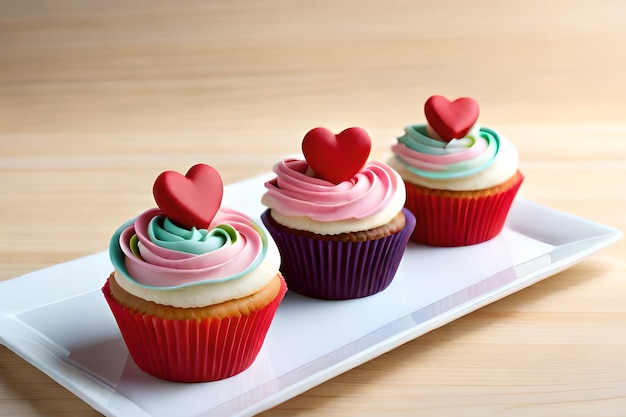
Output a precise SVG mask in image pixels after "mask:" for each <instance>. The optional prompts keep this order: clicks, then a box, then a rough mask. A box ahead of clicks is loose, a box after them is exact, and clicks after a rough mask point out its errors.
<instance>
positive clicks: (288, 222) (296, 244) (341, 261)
mask: <svg viewBox="0 0 626 417" xmlns="http://www.w3.org/2000/svg"><path fill="white" fill-rule="evenodd" d="M370 150H371V139H370V137H369V135H368V134H367V132H366V131H365V130H363V129H361V128H356V127H353V128H349V129H346V130H344V131H343V132H341V133H339V134H338V135H335V134H333V133H332V132H331V131H329V130H327V129H324V128H316V129H313V130H311V131H309V132H308V133H307V134H306V136H305V137H304V139H303V141H302V151H303V154H304V159H298V158H290V159H285V160H282V161H280V162H278V163H277V164H276V165H274V168H273V171H274V173H275V174H276V176H275V177H274V178H273V179H271V180H270V181H268V182H266V183H265V187H266V191H265V193H264V195H263V197H262V200H261V201H262V203H263V205H265V206H266V207H267V209H266V210H265V211H264V212H263V214H262V216H261V219H262V221H263V223H264V224H265V226H266V227H267V229H268V230H269V232H270V234H271V235H272V236H273V237H274V239H275V241H276V245H277V246H278V249H279V251H280V254H281V260H282V263H281V267H280V271H281V272H282V274H283V276H284V277H285V280H286V281H287V285H288V286H289V289H290V291H295V292H297V293H300V294H302V295H305V296H308V297H313V298H318V299H325V300H343V299H352V298H360V297H366V296H370V295H373V294H375V293H378V292H380V291H382V290H384V289H385V288H387V286H389V284H390V283H391V282H392V280H393V278H394V275H395V273H396V271H397V269H398V265H399V264H400V260H401V258H402V255H403V254H404V251H405V249H406V245H407V242H408V240H409V236H410V235H411V232H412V231H413V227H414V226H415V218H414V216H413V215H412V214H411V213H410V212H409V211H408V210H406V209H404V208H403V206H404V202H405V190H404V184H403V182H402V178H401V177H400V176H399V174H398V173H397V172H395V171H394V170H393V169H391V168H390V167H389V166H388V165H386V164H383V163H381V162H375V161H373V162H367V161H368V158H369V153H370Z"/></svg>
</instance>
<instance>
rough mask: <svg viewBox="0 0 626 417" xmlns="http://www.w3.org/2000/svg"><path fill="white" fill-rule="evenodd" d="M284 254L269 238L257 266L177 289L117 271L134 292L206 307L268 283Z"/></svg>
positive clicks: (118, 278) (167, 301)
mask: <svg viewBox="0 0 626 417" xmlns="http://www.w3.org/2000/svg"><path fill="white" fill-rule="evenodd" d="M279 267H280V254H279V252H278V248H277V247H276V243H274V241H273V240H272V239H268V246H267V253H266V254H265V258H264V259H263V261H262V262H261V263H260V264H259V265H258V267H257V268H255V269H254V270H252V271H250V272H248V273H247V274H245V275H243V276H242V277H239V278H236V279H232V280H230V281H224V282H217V283H213V284H201V285H194V286H190V287H184V288H176V289H153V288H146V287H143V286H141V285H138V284H137V283H135V282H133V281H130V280H128V279H126V278H124V277H123V276H122V275H121V274H118V272H117V271H115V274H114V276H115V281H116V282H117V283H118V284H119V286H120V287H122V288H123V289H124V290H126V291H127V292H129V293H130V294H132V295H134V296H137V297H139V298H143V299H144V300H148V301H153V302H155V303H157V304H162V305H170V306H174V307H182V308H192V307H205V306H209V305H213V304H219V303H223V302H225V301H230V300H235V299H238V298H243V297H246V296H248V295H251V294H254V293H255V292H257V291H259V290H260V289H261V288H263V287H264V286H266V285H267V284H268V283H269V282H270V281H271V280H272V278H274V276H275V275H276V274H277V273H278V269H279Z"/></svg>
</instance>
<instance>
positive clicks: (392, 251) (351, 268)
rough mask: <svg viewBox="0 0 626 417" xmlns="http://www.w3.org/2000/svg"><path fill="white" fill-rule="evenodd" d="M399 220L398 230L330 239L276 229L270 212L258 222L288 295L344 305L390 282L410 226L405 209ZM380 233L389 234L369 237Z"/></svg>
mask: <svg viewBox="0 0 626 417" xmlns="http://www.w3.org/2000/svg"><path fill="white" fill-rule="evenodd" d="M400 216H401V217H404V222H403V223H402V222H401V223H400V228H399V229H398V230H396V227H397V224H395V223H394V224H390V225H385V226H382V229H381V228H376V229H373V230H372V231H364V232H355V233H349V234H344V235H336V236H335V237H330V236H322V235H315V234H313V233H309V232H303V231H300V230H295V229H291V228H288V227H286V226H283V225H281V224H278V223H277V222H276V221H275V220H274V219H273V218H272V216H271V213H270V210H269V209H268V210H266V211H265V212H263V214H262V215H261V220H262V221H263V223H264V224H265V227H267V229H268V231H269V232H270V234H271V235H272V237H273V238H274V241H275V242H276V245H277V246H278V249H279V250H280V253H281V260H282V263H281V267H280V271H281V273H282V274H283V276H284V277H285V280H286V281H287V285H288V286H289V290H290V291H295V292H297V293H299V294H302V295H305V296H308V297H313V298H318V299H324V300H345V299H352V298H361V297H367V296H370V295H373V294H375V293H377V292H380V291H382V290H384V289H385V288H387V287H388V286H389V284H390V283H391V281H392V280H393V278H394V276H395V273H396V271H397V269H398V266H399V265H400V261H401V259H402V255H403V254H404V250H405V248H406V245H407V242H408V240H409V237H410V235H411V232H412V231H413V228H414V227H415V217H414V216H413V214H412V213H411V212H410V211H409V210H407V209H403V210H402V212H401V214H400ZM394 221H398V220H397V219H395V220H394ZM384 230H387V232H388V233H386V234H385V232H383V233H384V235H383V236H382V237H378V238H370V237H371V236H379V235H380V233H381V231H384ZM389 231H393V232H392V233H391V232H389ZM356 236H360V237H358V238H357V237H356Z"/></svg>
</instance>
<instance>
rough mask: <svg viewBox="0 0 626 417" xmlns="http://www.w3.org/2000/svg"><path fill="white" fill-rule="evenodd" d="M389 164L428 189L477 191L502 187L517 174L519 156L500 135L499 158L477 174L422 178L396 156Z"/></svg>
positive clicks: (511, 145) (406, 178)
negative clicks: (459, 176) (448, 177)
mask: <svg viewBox="0 0 626 417" xmlns="http://www.w3.org/2000/svg"><path fill="white" fill-rule="evenodd" d="M387 164H388V165H390V166H391V167H392V168H393V169H395V170H396V171H398V173H400V175H401V176H402V178H404V180H405V181H407V182H409V183H411V184H416V185H419V186H422V187H426V188H432V189H437V190H450V191H475V190H484V189H487V188H491V187H494V186H496V185H500V184H502V183H504V182H506V181H507V180H508V179H510V178H511V177H512V176H513V175H514V174H515V172H517V169H518V164H519V156H518V153H517V150H516V149H515V147H514V146H513V144H512V143H511V142H510V141H509V140H508V139H506V138H505V137H504V136H502V135H500V149H499V150H498V156H497V158H496V159H495V160H494V162H493V164H491V165H490V166H489V167H488V168H487V169H485V170H483V171H480V172H478V173H476V174H473V175H470V176H467V177H462V178H452V179H436V178H425V177H421V176H419V175H417V174H415V173H413V172H411V171H409V170H408V169H406V167H405V166H404V165H403V164H402V162H400V161H399V160H398V159H397V158H396V157H395V156H393V155H391V156H390V157H389V158H388V160H387Z"/></svg>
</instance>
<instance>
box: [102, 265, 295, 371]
mask: <svg viewBox="0 0 626 417" xmlns="http://www.w3.org/2000/svg"><path fill="white" fill-rule="evenodd" d="M286 291H287V287H286V284H285V281H284V280H283V278H282V276H281V275H280V274H277V275H276V276H275V277H274V278H273V279H272V281H271V282H270V283H269V284H267V285H266V287H264V288H263V289H261V290H260V291H259V292H258V293H256V294H253V295H251V296H248V297H244V298H242V299H239V300H233V301H228V302H225V303H221V304H218V305H215V306H209V307H201V308H196V309H184V308H177V307H171V306H162V305H158V304H156V303H152V302H150V301H146V300H142V299H138V298H137V297H135V296H133V295H131V294H129V293H127V292H125V291H124V290H123V289H122V288H121V287H119V285H118V284H117V283H116V282H115V278H114V277H113V274H111V276H109V279H108V280H107V281H106V283H105V285H104V287H103V288H102V292H103V293H104V296H105V299H106V301H107V303H108V304H109V307H110V309H111V312H112V313H113V316H114V317H115V320H116V322H117V324H118V326H119V329H120V332H121V333H122V337H123V338H124V341H125V343H126V346H127V348H128V351H129V353H130V355H131V357H132V358H133V360H134V361H135V363H136V364H137V366H139V368H141V369H142V370H143V371H145V372H146V373H148V374H150V375H153V376H155V377H157V378H161V379H165V380H170V381H177V382H207V381H216V380H220V379H224V378H228V377H231V376H233V375H236V374H238V373H241V372H243V371H244V370H246V369H247V368H249V367H250V365H252V363H253V362H254V360H255V359H256V356H257V355H258V353H259V351H260V350H261V346H262V345H263V341H264V340H265V335H266V334H267V331H268V329H269V327H270V324H271V322H272V319H273V317H274V314H275V312H276V309H277V308H278V305H279V304H280V302H281V300H282V299H283V297H284V295H285V292H286ZM114 293H115V296H114ZM265 300H268V301H265ZM122 303H126V304H122ZM127 304H128V305H127ZM129 305H130V306H129Z"/></svg>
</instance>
